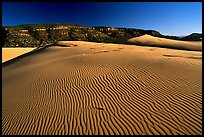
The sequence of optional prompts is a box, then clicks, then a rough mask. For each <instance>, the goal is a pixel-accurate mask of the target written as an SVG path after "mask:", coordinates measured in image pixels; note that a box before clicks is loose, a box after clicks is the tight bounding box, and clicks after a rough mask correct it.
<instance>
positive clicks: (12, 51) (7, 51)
mask: <svg viewBox="0 0 204 137" xmlns="http://www.w3.org/2000/svg"><path fill="white" fill-rule="evenodd" d="M34 49H35V48H2V63H3V62H6V61H8V60H10V59H13V58H15V57H17V56H20V55H22V54H25V53H27V52H30V51H32V50H34Z"/></svg>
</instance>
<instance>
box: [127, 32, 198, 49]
mask: <svg viewBox="0 0 204 137" xmlns="http://www.w3.org/2000/svg"><path fill="white" fill-rule="evenodd" d="M126 43H129V44H136V45H141V46H154V47H163V48H173V49H181V50H190V51H202V41H181V40H172V39H166V38H159V37H154V36H151V35H147V34H145V35H142V36H140V37H135V38H130V39H128V40H126Z"/></svg>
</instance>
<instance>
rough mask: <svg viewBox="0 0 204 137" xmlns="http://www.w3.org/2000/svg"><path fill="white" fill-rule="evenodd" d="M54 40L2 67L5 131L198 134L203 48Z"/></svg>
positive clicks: (3, 121) (64, 133) (200, 117)
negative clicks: (53, 43)
mask: <svg viewBox="0 0 204 137" xmlns="http://www.w3.org/2000/svg"><path fill="white" fill-rule="evenodd" d="M59 43H61V44H65V45H68V46H67V47H59V46H51V47H48V48H44V49H42V50H41V52H38V53H33V54H31V55H29V56H26V57H23V58H21V59H20V60H16V61H15V62H13V63H11V64H9V65H6V66H3V67H2V134H3V135H77V134H79V135H94V134H95V135H103V134H105V135H123V134H124V135H152V134H153V135H166V134H168V135H177V134H179V135H201V134H202V75H201V74H202V70H201V67H202V52H198V51H183V50H173V49H165V48H157V47H141V46H133V45H125V44H104V43H94V42H81V41H61V42H59ZM190 57H192V58H190ZM193 57H194V58H193Z"/></svg>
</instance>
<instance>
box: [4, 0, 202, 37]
mask: <svg viewBox="0 0 204 137" xmlns="http://www.w3.org/2000/svg"><path fill="white" fill-rule="evenodd" d="M54 22H55V23H68V24H81V25H85V26H110V27H124V28H137V29H152V30H157V31H159V32H160V33H162V34H164V35H176V36H181V35H189V34H191V33H193V32H199V33H201V32H202V2H2V25H3V26H13V25H21V24H38V23H54Z"/></svg>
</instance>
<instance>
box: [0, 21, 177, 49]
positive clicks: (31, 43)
mask: <svg viewBox="0 0 204 137" xmlns="http://www.w3.org/2000/svg"><path fill="white" fill-rule="evenodd" d="M1 33H2V34H1V39H2V41H3V45H2V46H3V47H36V46H43V45H47V44H52V43H55V42H57V41H64V40H65V41H67V40H74V41H90V42H115V41H117V40H118V39H124V38H125V39H127V38H133V37H138V36H141V35H144V34H149V35H152V36H156V37H166V38H171V39H177V37H171V36H164V35H162V34H160V33H159V32H158V31H155V30H142V29H131V28H112V27H101V26H96V27H87V26H81V25H70V24H26V25H19V26H8V27H6V26H5V27H2V30H1Z"/></svg>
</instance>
